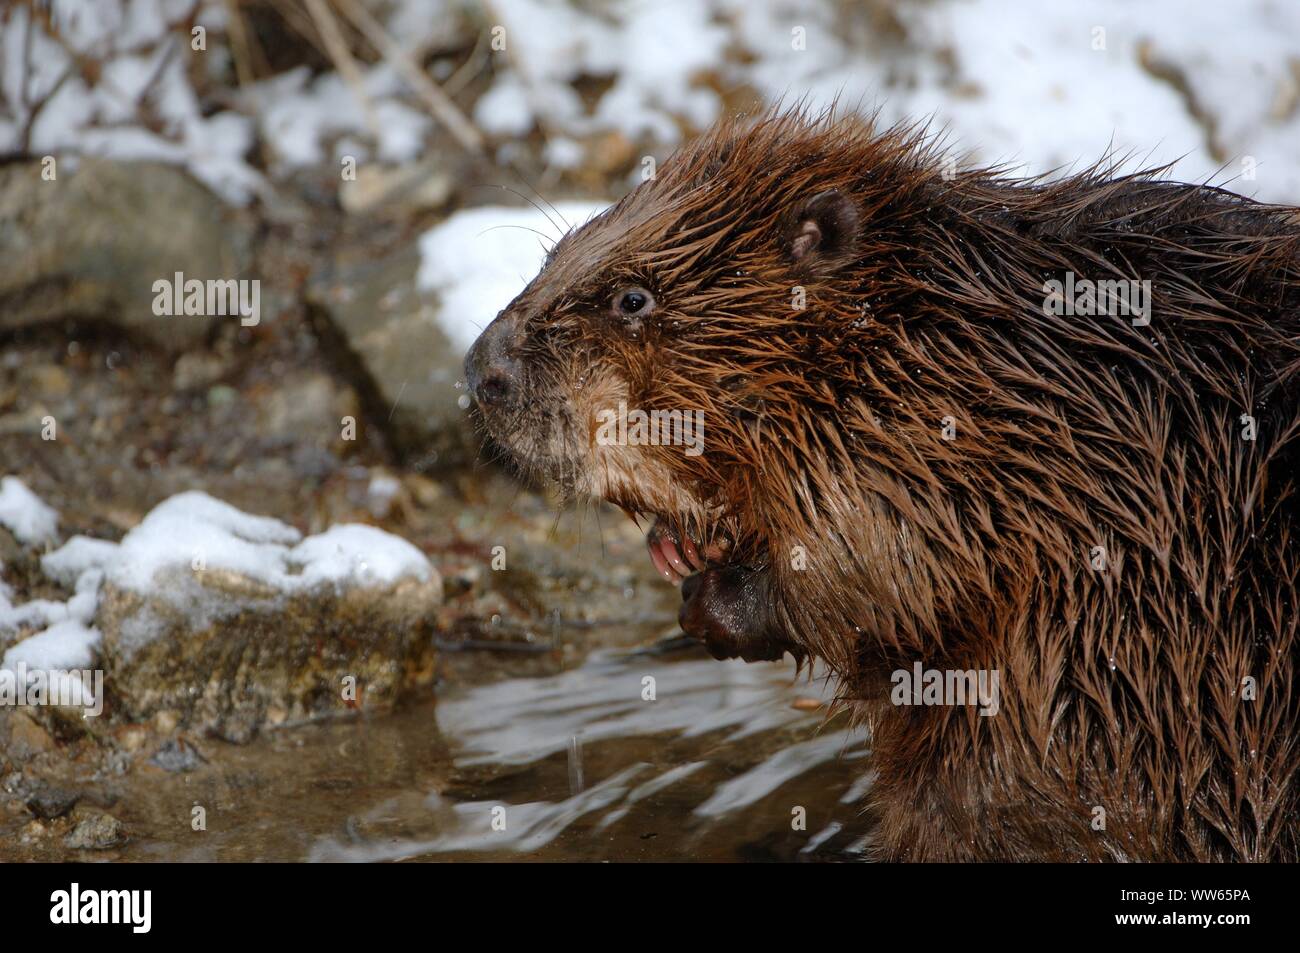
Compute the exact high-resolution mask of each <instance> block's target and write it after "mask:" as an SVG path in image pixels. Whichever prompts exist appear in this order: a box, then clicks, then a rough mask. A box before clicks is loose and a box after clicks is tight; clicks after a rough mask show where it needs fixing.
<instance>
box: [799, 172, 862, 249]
mask: <svg viewBox="0 0 1300 953" xmlns="http://www.w3.org/2000/svg"><path fill="white" fill-rule="evenodd" d="M858 221H859V216H858V209H857V206H856V205H854V204H853V200H852V199H850V198H849V197H848V196H847V195H845V194H844V193H843V192H841V191H840V190H839V189H827V190H826V191H825V192H818V193H817V194H816V195H814V196H813V197H812V198H810V199H804V200H803V201H802V202H800V203H799V204H798V205H797V206H796V207H795V210H794V214H793V215H792V216H791V218H790V223H791V224H790V225H789V226H788V228H787V234H786V235H785V242H786V248H787V249H788V252H789V255H790V258H791V260H792V261H794V262H796V263H797V264H801V265H810V264H813V263H814V262H818V261H834V260H837V259H844V258H847V257H849V256H851V255H852V253H853V251H854V249H855V248H856V246H857V242H858Z"/></svg>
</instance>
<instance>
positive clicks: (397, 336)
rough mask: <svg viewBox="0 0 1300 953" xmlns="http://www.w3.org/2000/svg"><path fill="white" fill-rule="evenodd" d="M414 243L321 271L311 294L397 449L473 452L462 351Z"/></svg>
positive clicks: (316, 317) (340, 359)
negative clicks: (420, 276) (426, 289)
mask: <svg viewBox="0 0 1300 953" xmlns="http://www.w3.org/2000/svg"><path fill="white" fill-rule="evenodd" d="M419 267H420V254H419V250H418V248H417V247H416V246H415V245H411V246H410V247H407V248H405V249H403V250H401V251H399V252H396V253H394V254H393V255H391V256H389V257H387V258H384V259H381V260H379V261H373V262H360V263H344V264H341V265H337V266H335V267H334V268H333V270H331V271H330V272H329V273H327V274H323V275H318V276H317V277H316V278H315V279H314V280H313V281H312V282H311V283H310V284H309V286H308V290H307V300H308V302H309V305H310V309H311V313H312V317H313V325H314V327H315V328H316V331H317V334H318V336H319V337H320V338H321V340H322V342H323V343H324V344H325V345H326V347H327V349H328V350H330V351H331V352H332V353H333V355H334V357H335V360H336V363H339V364H340V365H342V367H343V368H344V369H345V371H346V372H348V374H349V376H350V377H351V378H352V379H353V382H354V384H355V385H356V387H357V390H358V392H359V393H360V394H361V395H362V400H363V402H364V403H365V405H366V410H367V412H368V413H367V416H368V418H369V419H370V420H373V421H375V422H376V423H378V424H379V425H381V426H383V427H384V428H385V429H386V430H387V432H388V436H389V438H390V440H391V441H392V443H393V445H394V446H395V447H396V449H397V450H398V451H399V452H400V453H402V454H403V455H405V456H406V457H408V458H410V457H415V456H420V457H422V459H423V460H425V461H436V463H437V465H440V466H441V465H454V464H456V463H463V462H466V461H468V460H472V459H473V454H474V450H475V448H476V447H477V441H476V438H475V436H474V433H473V428H472V427H471V426H470V424H469V421H468V417H467V415H466V413H465V411H464V409H462V407H461V406H460V403H459V401H460V398H461V396H462V395H463V394H464V390H463V389H460V388H457V386H456V384H457V383H458V382H459V381H461V380H462V379H463V377H464V370H463V366H462V361H461V354H460V352H459V351H458V350H457V349H456V348H455V347H453V346H452V344H451V342H450V341H449V340H448V338H447V336H446V334H444V333H443V331H442V329H441V328H440V327H439V326H438V323H437V321H436V319H435V315H436V313H437V306H438V305H437V299H436V297H435V296H433V295H430V294H427V293H423V292H420V291H418V290H417V289H416V285H415V277H416V273H417V271H418V270H419Z"/></svg>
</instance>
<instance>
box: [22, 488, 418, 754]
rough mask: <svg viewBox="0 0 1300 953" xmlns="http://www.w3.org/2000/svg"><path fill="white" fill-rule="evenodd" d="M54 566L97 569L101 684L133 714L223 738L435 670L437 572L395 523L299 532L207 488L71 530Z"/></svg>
mask: <svg viewBox="0 0 1300 953" xmlns="http://www.w3.org/2000/svg"><path fill="white" fill-rule="evenodd" d="M42 566H43V568H44V570H45V572H46V573H47V574H49V575H51V577H52V578H55V579H60V580H62V581H64V582H67V581H68V580H70V579H73V578H77V579H78V580H80V579H84V578H91V579H98V578H100V577H101V576H102V578H103V584H102V588H101V589H100V599H99V605H98V609H97V610H96V614H95V626H96V628H97V629H98V630H99V632H100V633H102V642H101V643H100V654H101V656H102V659H103V665H104V669H105V673H106V677H105V684H106V692H107V694H109V695H110V696H111V697H112V699H113V700H114V703H115V706H116V710H117V711H120V712H124V713H125V714H126V716H127V717H128V718H130V719H132V720H135V721H144V720H147V719H154V720H155V723H156V724H158V725H160V726H161V725H162V724H163V723H164V720H165V721H166V722H167V723H168V725H169V726H170V727H172V728H175V727H182V728H189V729H193V730H200V731H208V732H211V733H213V734H215V735H217V736H219V737H222V738H225V739H227V740H230V741H235V742H243V741H247V740H248V739H250V738H252V737H253V736H254V735H255V734H256V733H257V731H258V730H259V729H260V728H261V727H262V726H263V725H266V724H282V723H291V722H299V721H305V720H310V719H314V718H320V717H328V716H331V715H338V714H343V713H346V712H348V711H350V710H354V709H358V708H365V709H373V708H383V707H388V706H390V705H392V704H393V703H395V702H396V701H397V700H398V699H399V698H400V697H401V696H402V695H403V694H406V693H408V692H410V691H411V690H413V689H415V688H417V687H420V686H426V685H428V684H429V683H430V682H431V681H432V677H433V641H432V634H433V625H434V612H433V610H434V609H435V608H436V607H437V606H438V605H439V603H440V602H441V600H442V579H441V577H440V576H439V574H438V572H437V570H436V569H434V568H433V566H432V565H431V564H430V563H429V561H428V559H427V558H426V557H425V556H424V555H423V554H422V553H421V552H420V551H419V550H418V549H416V548H415V547H414V546H412V545H411V544H410V543H408V542H406V541H405V540H402V539H400V538H399V537H396V536H393V535H391V534H389V533H385V532H383V531H381V530H378V529H376V528H374V527H371V526H362V525H354V524H343V525H337V526H334V527H332V528H330V529H329V530H327V531H326V532H324V533H320V534H317V535H315V536H309V537H307V538H305V539H303V538H302V537H301V535H300V534H299V533H298V531H297V530H295V529H294V528H293V527H291V526H287V525H285V524H284V523H281V522H279V521H278V520H274V519H270V518H267V517H260V516H253V515H250V514H247V513H243V512H241V511H240V510H237V509H235V508H234V507H233V506H230V505H228V504H226V503H222V502H221V501H219V500H216V499H213V498H212V497H210V496H206V495H205V494H202V493H195V492H190V493H182V494H179V495H178V496H174V497H171V498H170V499H168V500H166V501H164V502H163V503H161V504H159V505H158V506H157V507H155V508H154V509H153V510H152V511H151V512H150V513H149V514H148V515H147V516H146V517H145V519H144V520H143V521H142V522H141V523H140V524H139V525H138V526H136V527H135V528H134V529H132V530H131V532H129V533H127V534H126V536H125V537H123V539H122V541H121V543H119V544H116V545H114V544H112V543H105V542H103V541H102V540H88V539H87V538H85V537H74V538H73V539H71V540H69V542H68V543H67V544H65V545H64V546H63V547H62V548H61V549H59V550H57V551H55V552H53V553H50V554H48V555H47V556H45V557H44V558H43V560H42Z"/></svg>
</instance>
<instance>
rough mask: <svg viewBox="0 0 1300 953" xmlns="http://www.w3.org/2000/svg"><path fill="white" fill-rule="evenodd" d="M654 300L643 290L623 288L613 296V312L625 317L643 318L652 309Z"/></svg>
mask: <svg viewBox="0 0 1300 953" xmlns="http://www.w3.org/2000/svg"><path fill="white" fill-rule="evenodd" d="M654 303H655V301H654V298H653V297H652V296H651V294H650V292H648V291H646V290H645V289H644V288H624V289H623V290H622V291H620V292H619V293H618V294H616V295H615V296H614V310H615V311H617V312H619V313H620V314H622V315H623V316H625V317H629V318H630V317H644V316H645V315H647V314H649V313H650V312H651V311H652V310H653V309H654Z"/></svg>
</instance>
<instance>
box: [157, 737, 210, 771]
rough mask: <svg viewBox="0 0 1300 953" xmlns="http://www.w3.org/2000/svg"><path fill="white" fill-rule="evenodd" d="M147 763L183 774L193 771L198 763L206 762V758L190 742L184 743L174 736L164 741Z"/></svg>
mask: <svg viewBox="0 0 1300 953" xmlns="http://www.w3.org/2000/svg"><path fill="white" fill-rule="evenodd" d="M149 763H150V764H152V765H156V766H157V767H159V768H162V769H163V770H164V771H167V772H169V773H171V774H184V773H185V772H187V771H193V770H194V769H195V768H197V767H198V766H199V765H202V764H207V763H208V759H207V758H205V757H203V755H201V754H200V753H199V750H198V749H197V748H195V747H194V746H193V745H191V744H186V743H185V742H184V741H183V740H181V739H179V738H174V739H172V740H170V741H167V742H165V743H164V744H163V745H162V747H160V748H159V749H158V750H157V751H156V752H154V756H153V757H152V758H150V759H149Z"/></svg>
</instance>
